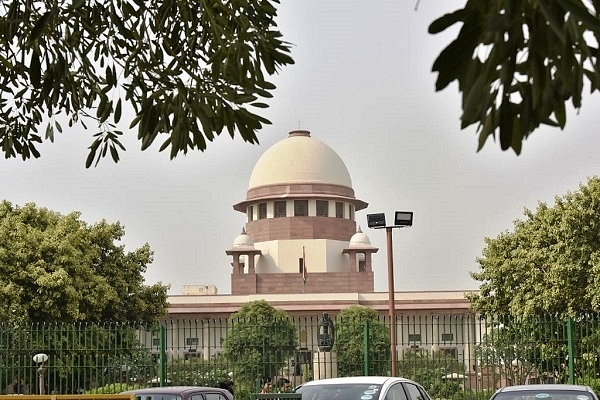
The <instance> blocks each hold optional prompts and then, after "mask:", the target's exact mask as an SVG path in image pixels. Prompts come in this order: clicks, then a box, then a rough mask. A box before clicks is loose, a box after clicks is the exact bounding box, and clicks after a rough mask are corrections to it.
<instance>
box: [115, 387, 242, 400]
mask: <svg viewBox="0 0 600 400" xmlns="http://www.w3.org/2000/svg"><path fill="white" fill-rule="evenodd" d="M121 394H135V398H136V400H233V395H232V394H231V393H230V392H229V391H228V390H226V389H221V388H214V387H204V386H166V387H153V388H146V389H134V390H128V391H125V392H122V393H121Z"/></svg>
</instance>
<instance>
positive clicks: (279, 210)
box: [275, 200, 286, 218]
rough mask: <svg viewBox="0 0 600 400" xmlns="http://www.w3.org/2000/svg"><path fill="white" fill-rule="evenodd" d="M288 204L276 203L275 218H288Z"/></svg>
mask: <svg viewBox="0 0 600 400" xmlns="http://www.w3.org/2000/svg"><path fill="white" fill-rule="evenodd" d="M285 208H286V202H285V200H284V201H276V202H275V218H283V217H285V216H286V209H285Z"/></svg>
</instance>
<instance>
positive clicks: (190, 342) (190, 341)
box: [185, 337, 198, 346]
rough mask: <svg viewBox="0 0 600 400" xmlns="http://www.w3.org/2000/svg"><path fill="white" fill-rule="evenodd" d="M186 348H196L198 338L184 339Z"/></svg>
mask: <svg viewBox="0 0 600 400" xmlns="http://www.w3.org/2000/svg"><path fill="white" fill-rule="evenodd" d="M185 345H186V346H198V338H197V337H189V338H186V339H185Z"/></svg>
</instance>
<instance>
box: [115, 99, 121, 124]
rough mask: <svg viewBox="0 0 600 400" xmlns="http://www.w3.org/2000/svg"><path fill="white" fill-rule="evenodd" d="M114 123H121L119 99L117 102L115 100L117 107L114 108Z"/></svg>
mask: <svg viewBox="0 0 600 400" xmlns="http://www.w3.org/2000/svg"><path fill="white" fill-rule="evenodd" d="M114 121H115V124H118V123H119V121H121V99H120V98H119V100H117V105H116V107H115V114H114Z"/></svg>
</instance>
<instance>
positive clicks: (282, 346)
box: [223, 300, 298, 387]
mask: <svg viewBox="0 0 600 400" xmlns="http://www.w3.org/2000/svg"><path fill="white" fill-rule="evenodd" d="M230 321H231V328H230V330H229V332H228V334H227V337H226V338H224V345H223V350H224V351H223V354H224V356H225V358H226V359H227V360H228V361H230V362H231V363H232V365H233V375H234V376H235V382H236V386H237V385H239V383H242V385H244V384H245V385H246V386H248V387H252V385H253V384H254V383H256V382H258V381H259V379H262V378H266V377H269V378H272V377H273V376H275V375H277V374H278V373H279V371H280V369H281V368H283V367H284V366H286V365H287V363H288V361H289V360H290V359H291V358H292V357H294V355H295V353H296V347H297V346H298V333H297V329H296V325H295V324H294V321H293V320H292V319H291V318H290V317H289V316H288V314H287V313H286V312H285V311H283V310H281V309H278V308H275V307H273V306H271V305H270V304H269V303H268V302H267V301H265V300H256V301H254V302H251V303H247V304H245V305H243V306H242V307H241V308H240V309H239V310H238V311H237V312H235V313H234V314H232V315H231V317H230Z"/></svg>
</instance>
